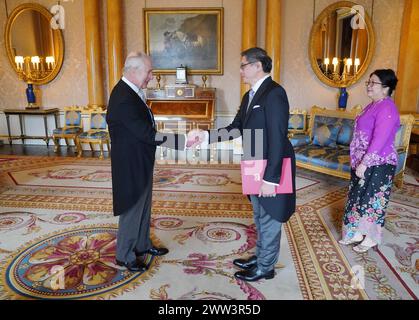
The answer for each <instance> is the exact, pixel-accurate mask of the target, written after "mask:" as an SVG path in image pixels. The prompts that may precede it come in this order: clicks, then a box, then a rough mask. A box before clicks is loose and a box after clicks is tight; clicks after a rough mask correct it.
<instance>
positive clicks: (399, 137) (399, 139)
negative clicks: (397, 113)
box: [394, 124, 406, 149]
mask: <svg viewBox="0 0 419 320" xmlns="http://www.w3.org/2000/svg"><path fill="white" fill-rule="evenodd" d="M405 130H406V125H402V124H401V125H400V127H399V129H398V130H397V133H396V137H395V138H394V146H395V147H396V149H397V147H402V146H403V138H404V135H405V134H404V132H405Z"/></svg>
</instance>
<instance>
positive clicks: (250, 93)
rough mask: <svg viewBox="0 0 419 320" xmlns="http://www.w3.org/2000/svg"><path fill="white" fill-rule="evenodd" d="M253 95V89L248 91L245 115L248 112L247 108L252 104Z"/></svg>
mask: <svg viewBox="0 0 419 320" xmlns="http://www.w3.org/2000/svg"><path fill="white" fill-rule="evenodd" d="M254 95H255V92H254V91H253V89H250V91H249V102H248V103H247V109H246V113H248V112H249V107H250V104H251V103H252V99H253V96H254Z"/></svg>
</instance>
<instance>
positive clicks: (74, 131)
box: [52, 128, 81, 135]
mask: <svg viewBox="0 0 419 320" xmlns="http://www.w3.org/2000/svg"><path fill="white" fill-rule="evenodd" d="M79 132H81V128H57V129H54V130H53V131H52V133H53V134H54V135H57V134H77V133H79Z"/></svg>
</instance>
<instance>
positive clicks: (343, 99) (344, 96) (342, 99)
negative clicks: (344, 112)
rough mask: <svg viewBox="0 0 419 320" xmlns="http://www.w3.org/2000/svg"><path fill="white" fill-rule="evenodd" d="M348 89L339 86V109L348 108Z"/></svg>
mask: <svg viewBox="0 0 419 320" xmlns="http://www.w3.org/2000/svg"><path fill="white" fill-rule="evenodd" d="M348 97H349V94H348V91H346V88H345V87H343V88H339V100H338V107H339V109H346V105H347V103H348Z"/></svg>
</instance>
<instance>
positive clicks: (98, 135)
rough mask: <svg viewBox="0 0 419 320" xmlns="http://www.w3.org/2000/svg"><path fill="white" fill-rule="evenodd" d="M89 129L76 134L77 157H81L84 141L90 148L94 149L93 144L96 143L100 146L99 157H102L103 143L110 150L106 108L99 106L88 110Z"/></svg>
mask: <svg viewBox="0 0 419 320" xmlns="http://www.w3.org/2000/svg"><path fill="white" fill-rule="evenodd" d="M88 113H89V123H90V129H89V130H88V131H85V132H83V133H82V134H80V135H79V136H78V142H79V153H78V157H81V155H82V153H83V151H82V144H83V143H86V144H89V145H90V149H91V150H92V151H94V147H93V146H94V145H95V144H98V145H99V148H100V155H99V158H100V159H103V145H104V144H106V145H107V147H108V151H109V150H110V143H109V142H110V138H109V132H108V125H107V123H106V110H102V109H101V108H98V109H93V110H90V111H88Z"/></svg>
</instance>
